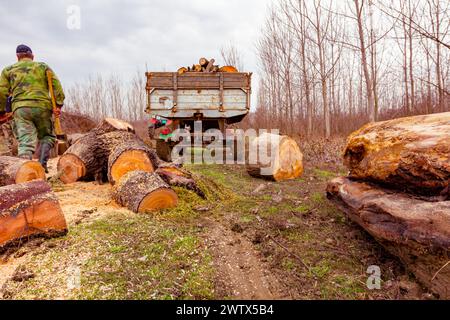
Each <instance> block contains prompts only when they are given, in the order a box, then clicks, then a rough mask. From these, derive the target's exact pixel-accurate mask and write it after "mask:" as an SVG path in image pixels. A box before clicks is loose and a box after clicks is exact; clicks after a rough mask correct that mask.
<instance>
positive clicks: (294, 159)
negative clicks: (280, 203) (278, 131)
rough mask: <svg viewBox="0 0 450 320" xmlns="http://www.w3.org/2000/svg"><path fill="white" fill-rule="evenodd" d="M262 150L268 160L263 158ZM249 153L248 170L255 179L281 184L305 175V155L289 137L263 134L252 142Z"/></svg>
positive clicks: (247, 156)
mask: <svg viewBox="0 0 450 320" xmlns="http://www.w3.org/2000/svg"><path fill="white" fill-rule="evenodd" d="M262 150H265V151H266V152H263V154H264V153H265V154H266V155H267V157H266V159H262V158H261V151H262ZM247 153H248V154H247V155H246V162H247V165H246V168H247V172H248V174H249V175H251V176H253V177H256V178H263V179H269V180H274V181H277V182H280V181H284V180H291V179H296V178H298V177H300V176H301V175H302V174H303V154H302V153H301V151H300V148H299V146H298V144H297V142H295V140H293V139H292V138H290V137H288V136H277V135H273V134H263V135H261V136H260V137H258V138H255V139H254V140H253V141H251V142H250V144H249V147H248V148H247ZM252 154H253V156H252Z"/></svg>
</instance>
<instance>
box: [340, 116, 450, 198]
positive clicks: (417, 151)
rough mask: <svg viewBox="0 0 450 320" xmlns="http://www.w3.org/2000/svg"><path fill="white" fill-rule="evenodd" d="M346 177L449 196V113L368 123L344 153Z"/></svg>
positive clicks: (354, 135) (426, 193) (353, 135)
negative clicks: (347, 172) (347, 175)
mask: <svg viewBox="0 0 450 320" xmlns="http://www.w3.org/2000/svg"><path fill="white" fill-rule="evenodd" d="M344 160H345V165H346V166H347V167H348V168H349V169H350V176H351V177H352V178H357V179H365V180H371V181H375V182H378V183H382V184H384V185H386V186H389V187H392V188H397V189H400V190H408V191H410V192H412V193H417V194H422V195H428V196H431V195H444V196H447V197H448V195H449V183H450V112H447V113H441V114H431V115H426V116H416V117H409V118H401V119H395V120H390V121H385V122H379V123H372V124H369V125H366V126H365V127H363V128H362V129H360V130H358V131H356V132H355V133H353V134H352V135H351V136H350V137H349V140H348V145H347V148H346V150H345V159H344Z"/></svg>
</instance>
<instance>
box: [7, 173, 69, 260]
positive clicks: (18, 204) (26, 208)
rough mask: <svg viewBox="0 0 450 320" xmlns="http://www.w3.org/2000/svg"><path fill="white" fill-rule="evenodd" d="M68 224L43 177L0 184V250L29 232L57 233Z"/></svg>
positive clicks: (64, 231)
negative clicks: (41, 178) (12, 183)
mask: <svg viewBox="0 0 450 320" xmlns="http://www.w3.org/2000/svg"><path fill="white" fill-rule="evenodd" d="M66 233H67V224H66V220H65V218H64V214H63V212H62V210H61V207H60V205H59V202H58V199H57V197H56V196H55V194H54V193H53V192H52V191H51V189H50V186H49V185H48V184H47V183H46V182H44V181H32V182H27V183H22V184H17V185H11V186H6V187H1V188H0V252H1V251H3V250H4V249H5V248H7V247H8V246H10V245H12V244H14V243H16V242H22V241H23V240H26V239H28V238H29V237H31V236H46V237H52V236H59V235H63V234H66Z"/></svg>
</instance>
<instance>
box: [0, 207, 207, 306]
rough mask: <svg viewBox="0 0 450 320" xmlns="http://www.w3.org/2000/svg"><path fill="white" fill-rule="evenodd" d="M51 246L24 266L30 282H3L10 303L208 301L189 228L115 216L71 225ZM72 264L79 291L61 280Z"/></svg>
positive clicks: (203, 263) (200, 254) (203, 261)
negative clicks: (32, 276) (32, 275)
mask: <svg viewBox="0 0 450 320" xmlns="http://www.w3.org/2000/svg"><path fill="white" fill-rule="evenodd" d="M56 243H57V245H58V246H57V248H55V249H54V250H52V251H49V252H47V253H44V254H41V255H39V256H36V257H33V258H32V260H31V261H30V262H29V264H28V266H27V268H29V269H30V270H33V271H34V272H35V274H36V277H35V279H33V280H32V281H28V282H25V283H22V284H17V283H13V282H9V283H8V291H9V292H13V294H12V296H11V298H14V299H59V298H64V299H132V300H134V299H212V298H214V290H213V288H214V285H213V274H214V271H213V269H212V266H211V256H210V255H209V253H208V252H207V251H206V250H205V248H204V247H202V245H201V241H200V239H199V238H198V233H197V230H196V229H195V228H192V227H189V226H186V227H181V226H177V227H175V226H173V225H170V224H166V223H162V222H158V221H155V220H153V219H151V218H149V216H146V215H120V214H119V215H115V216H112V217H108V218H107V219H102V220H98V221H95V222H93V223H92V224H90V225H80V226H76V227H74V228H73V229H72V232H71V233H70V234H69V235H68V236H67V237H66V238H64V239H60V240H58V241H56ZM75 260H76V261H77V265H76V267H78V268H79V270H80V275H81V287H80V288H79V289H76V290H69V289H68V286H67V279H69V278H70V277H71V275H70V270H71V267H72V264H73V263H74V262H73V261H75ZM48 288H54V290H48Z"/></svg>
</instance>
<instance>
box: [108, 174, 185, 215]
mask: <svg viewBox="0 0 450 320" xmlns="http://www.w3.org/2000/svg"><path fill="white" fill-rule="evenodd" d="M113 199H114V200H115V201H116V202H117V203H118V204H119V205H121V206H124V207H127V208H128V209H129V210H131V211H133V212H135V213H145V212H151V211H155V210H161V209H167V208H173V207H175V206H176V205H177V203H178V196H177V194H176V193H175V192H174V191H173V190H172V189H170V187H169V186H168V185H167V184H166V183H165V182H164V181H163V180H162V179H161V178H160V177H159V176H158V175H157V174H156V173H148V172H145V171H131V172H129V173H127V174H126V175H124V176H123V177H122V179H121V180H120V181H119V183H117V184H116V185H115V187H114V191H113Z"/></svg>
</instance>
